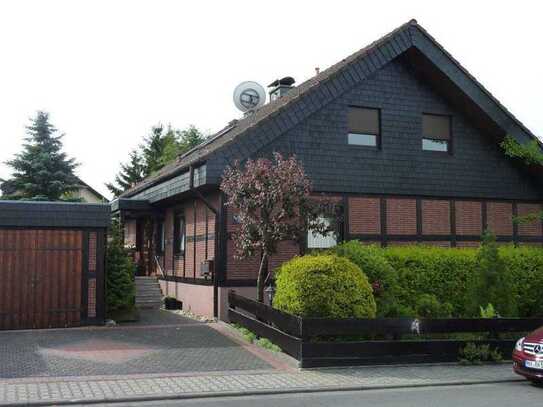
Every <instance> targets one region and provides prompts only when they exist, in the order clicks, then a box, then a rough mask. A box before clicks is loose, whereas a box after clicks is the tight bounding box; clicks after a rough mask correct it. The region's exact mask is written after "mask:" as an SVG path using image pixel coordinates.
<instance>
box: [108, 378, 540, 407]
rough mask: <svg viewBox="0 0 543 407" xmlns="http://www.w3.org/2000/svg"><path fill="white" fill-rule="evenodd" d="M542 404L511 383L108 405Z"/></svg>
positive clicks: (526, 386) (522, 385)
mask: <svg viewBox="0 0 543 407" xmlns="http://www.w3.org/2000/svg"><path fill="white" fill-rule="evenodd" d="M542 404H543V387H536V386H534V385H532V384H530V383H528V382H515V383H500V384H483V385H469V386H444V387H424V388H411V389H389V390H363V391H349V392H328V393H305V394H304V393H298V394H283V395H269V396H247V397H220V398H207V399H193V400H165V401H154V402H145V403H127V404H124V403H123V404H119V403H117V404H108V405H109V406H115V407H118V406H138V407H140V406H141V407H143V406H181V407H184V406H186V407H217V406H221V407H253V406H258V407H277V406H281V407H301V406H303V407H306V406H307V407H325V406H326V407H328V406H332V407H355V406H356V407H366V406H367V407H370V406H371V407H375V406H378V407H400V406H401V407H420V406H424V407H433V406H436V407H458V406H462V407H505V406H515V407H518V406H538V405H542Z"/></svg>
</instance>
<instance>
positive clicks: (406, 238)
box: [349, 233, 543, 243]
mask: <svg viewBox="0 0 543 407" xmlns="http://www.w3.org/2000/svg"><path fill="white" fill-rule="evenodd" d="M349 236H350V238H351V239H353V240H360V241H370V242H371V241H374V242H376V243H377V242H379V241H381V240H382V235H376V234H375V235H371V234H368V235H366V234H353V233H351V234H350V235H349ZM480 240H481V236H480V235H418V234H417V235H386V241H388V242H390V241H398V242H413V243H417V242H420V243H424V242H434V241H437V242H452V241H456V242H474V241H477V242H478V241H480ZM496 241H498V242H502V243H506V242H511V243H514V242H515V241H518V242H520V243H543V236H542V237H538V236H517V237H516V240H515V238H514V237H513V236H500V235H498V236H496Z"/></svg>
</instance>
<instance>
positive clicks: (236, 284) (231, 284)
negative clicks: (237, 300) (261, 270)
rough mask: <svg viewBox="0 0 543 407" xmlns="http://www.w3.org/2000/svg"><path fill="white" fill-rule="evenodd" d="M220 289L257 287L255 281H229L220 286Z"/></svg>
mask: <svg viewBox="0 0 543 407" xmlns="http://www.w3.org/2000/svg"><path fill="white" fill-rule="evenodd" d="M219 287H256V280H254V279H239V280H236V279H228V280H225V281H223V282H221V283H220V284H219Z"/></svg>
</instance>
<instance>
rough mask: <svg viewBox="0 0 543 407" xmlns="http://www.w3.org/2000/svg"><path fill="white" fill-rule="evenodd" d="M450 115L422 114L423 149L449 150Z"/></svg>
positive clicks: (445, 151)
mask: <svg viewBox="0 0 543 407" xmlns="http://www.w3.org/2000/svg"><path fill="white" fill-rule="evenodd" d="M451 127H452V126H451V116H446V115H438V114H423V115H422V149H423V150H424V151H437V152H442V153H448V152H450V144H451Z"/></svg>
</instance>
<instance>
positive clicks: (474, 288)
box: [329, 239, 543, 317]
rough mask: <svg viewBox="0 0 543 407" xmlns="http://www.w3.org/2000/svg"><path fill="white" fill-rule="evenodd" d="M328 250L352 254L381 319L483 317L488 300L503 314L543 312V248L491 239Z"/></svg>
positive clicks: (347, 245) (348, 245)
mask: <svg viewBox="0 0 543 407" xmlns="http://www.w3.org/2000/svg"><path fill="white" fill-rule="evenodd" d="M491 240H492V239H491ZM329 253H334V254H337V255H339V256H343V257H346V258H348V259H349V260H351V261H352V262H353V263H355V264H356V265H358V266H359V267H360V269H361V270H362V271H363V272H364V273H365V274H366V275H367V276H368V279H369V282H370V284H371V285H372V288H373V292H374V296H375V300H376V302H377V315H378V316H380V317H415V316H421V315H431V317H446V316H452V317H479V316H480V307H483V308H484V309H486V308H487V307H488V304H489V303H491V304H492V305H493V306H494V307H495V308H496V312H497V313H498V314H500V315H501V316H519V317H536V316H543V296H541V295H540V293H541V292H543V250H542V249H541V248H540V247H536V246H522V247H514V246H512V245H508V246H499V247H498V246H496V245H495V244H494V243H492V242H491V243H490V245H486V247H485V248H482V249H476V248H462V249H449V248H440V247H433V246H423V245H409V246H394V247H389V248H384V249H383V248H380V247H378V246H367V245H363V244H360V243H359V242H357V241H350V242H347V243H344V244H341V245H338V246H337V247H335V248H333V249H330V251H329ZM496 271H497V272H496ZM489 275H490V277H492V276H496V275H497V276H498V277H499V278H496V279H494V278H493V277H492V278H488V276H489ZM485 276H486V277H485ZM481 293H482V294H481ZM488 294H492V295H488Z"/></svg>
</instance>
